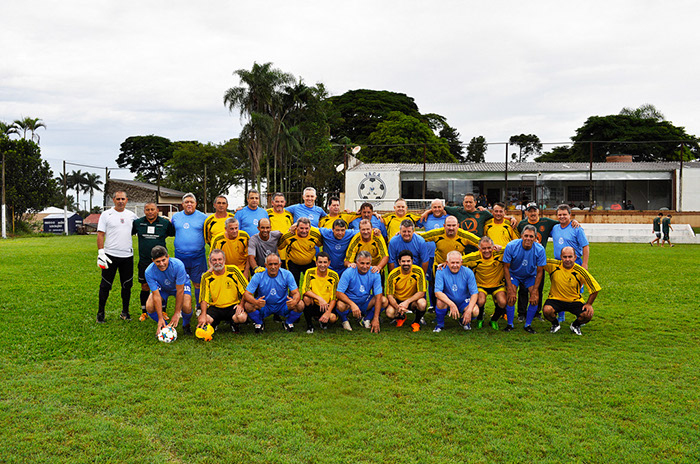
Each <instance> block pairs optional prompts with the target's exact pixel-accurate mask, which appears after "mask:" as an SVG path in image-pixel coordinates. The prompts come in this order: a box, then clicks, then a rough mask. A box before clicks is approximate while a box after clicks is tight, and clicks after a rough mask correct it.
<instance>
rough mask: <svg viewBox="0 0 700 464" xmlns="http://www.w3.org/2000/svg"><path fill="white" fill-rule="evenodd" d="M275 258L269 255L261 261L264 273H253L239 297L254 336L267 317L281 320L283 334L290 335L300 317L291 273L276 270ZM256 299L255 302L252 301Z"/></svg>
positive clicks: (297, 289) (278, 267)
mask: <svg viewBox="0 0 700 464" xmlns="http://www.w3.org/2000/svg"><path fill="white" fill-rule="evenodd" d="M281 262H282V261H281V259H280V257H279V255H277V254H275V253H271V254H269V255H267V257H266V258H265V270H264V271H262V272H256V273H255V274H253V277H252V278H251V279H250V283H249V284H248V287H246V290H245V293H244V294H243V300H244V301H245V304H246V311H247V312H248V317H249V318H250V320H252V321H253V323H254V325H255V333H261V332H262V331H263V329H264V326H263V324H264V322H263V321H264V319H265V318H266V317H267V316H270V315H271V314H276V315H278V316H279V317H281V318H284V319H285V321H284V330H286V331H287V332H293V331H294V323H295V322H296V321H298V320H299V318H300V317H301V314H302V311H304V305H303V304H299V302H300V300H301V295H300V293H299V287H298V286H297V283H296V282H295V281H294V276H292V273H291V272H289V271H288V270H286V269H280V264H281ZM256 296H257V298H256Z"/></svg>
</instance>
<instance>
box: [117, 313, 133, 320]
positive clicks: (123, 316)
mask: <svg viewBox="0 0 700 464" xmlns="http://www.w3.org/2000/svg"><path fill="white" fill-rule="evenodd" d="M119 318H120V319H121V320H122V321H126V322H129V321H131V316H130V315H129V311H122V313H121V314H120V315H119Z"/></svg>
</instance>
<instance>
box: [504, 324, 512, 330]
mask: <svg viewBox="0 0 700 464" xmlns="http://www.w3.org/2000/svg"><path fill="white" fill-rule="evenodd" d="M503 331H504V332H512V331H513V326H512V325H507V326H506V328H505V329H503Z"/></svg>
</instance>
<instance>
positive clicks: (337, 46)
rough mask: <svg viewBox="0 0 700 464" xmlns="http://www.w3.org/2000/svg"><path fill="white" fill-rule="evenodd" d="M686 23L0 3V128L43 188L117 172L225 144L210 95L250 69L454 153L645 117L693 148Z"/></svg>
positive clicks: (384, 10) (559, 14)
mask: <svg viewBox="0 0 700 464" xmlns="http://www.w3.org/2000/svg"><path fill="white" fill-rule="evenodd" d="M699 16H700V3H698V2H694V1H674V2H661V1H645V0H636V1H616V0H607V1H598V0H594V1H590V0H589V1H586V2H576V5H572V4H571V2H562V1H532V2H522V1H517V2H516V1H510V0H508V1H498V0H495V1H490V2H472V1H464V0H462V1H437V2H426V1H412V0H403V1H394V0H373V1H364V0H363V1H346V2H343V3H339V2H333V1H305V2H289V1H278V0H268V1H248V0H245V1H219V0H216V1H206V0H204V1H201V2H192V1H179V0H176V1H175V0H168V1H148V0H140V1H131V0H127V1H125V0H120V1H107V0H105V1H77V0H61V1H32V2H28V3H21V2H12V3H9V2H4V4H3V7H2V12H1V14H0V43H1V44H2V55H0V56H1V57H2V58H1V61H2V65H1V66H0V120H3V121H12V120H14V119H19V118H20V117H22V116H31V117H39V118H41V119H42V120H43V121H44V123H45V124H46V126H47V129H46V130H45V131H44V130H43V129H42V130H40V135H41V147H42V154H43V156H44V158H45V159H47V160H48V161H49V162H50V163H51V165H52V167H54V169H56V170H58V169H60V166H61V162H62V160H66V161H69V162H77V163H84V164H92V165H96V166H110V167H116V163H115V159H116V157H117V155H118V153H119V145H120V144H121V142H122V141H124V139H125V138H127V137H129V136H132V135H148V134H156V135H161V136H164V137H167V138H170V139H171V140H199V141H202V142H217V143H218V142H223V141H225V140H228V139H230V138H232V137H236V136H237V135H238V133H239V131H240V127H241V125H240V122H239V117H238V115H237V114H230V113H229V112H228V110H227V109H226V108H225V107H224V105H223V101H222V100H223V94H224V91H225V90H226V89H227V88H229V87H232V86H236V85H238V84H239V82H238V80H237V79H235V78H234V77H233V75H232V73H233V71H235V70H236V69H241V68H247V69H250V67H251V66H252V64H253V62H255V61H257V62H259V63H264V62H273V63H274V64H275V66H276V67H278V68H280V69H282V70H283V71H286V72H290V73H292V74H294V75H295V76H298V77H302V78H303V79H304V80H305V81H306V82H307V83H310V84H313V83H316V82H323V83H324V84H325V85H326V87H327V88H328V90H329V91H330V92H331V94H333V95H339V94H342V93H344V92H346V91H347V90H352V89H359V88H367V89H376V90H391V91H396V92H402V93H406V94H408V95H410V96H412V97H413V98H414V99H415V101H416V103H417V104H418V107H419V109H420V111H421V112H423V113H438V114H441V115H443V116H445V117H446V118H447V120H448V122H449V123H450V124H451V125H452V126H454V127H455V128H457V130H458V131H459V132H460V134H461V137H462V140H463V141H464V142H465V143H466V142H468V141H469V140H470V139H471V138H472V137H474V136H477V135H483V136H484V137H486V139H487V141H488V142H503V141H506V140H507V139H508V138H509V137H510V136H511V135H514V134H520V133H534V134H537V135H538V136H539V137H540V139H541V140H542V141H543V142H549V143H555V142H564V141H567V140H568V139H569V137H571V136H572V135H573V134H574V131H575V130H576V128H578V127H580V126H581V125H582V123H583V122H584V121H585V120H586V118H588V117H589V116H591V115H607V114H616V113H618V112H619V111H620V109H621V108H623V107H625V106H630V107H637V106H639V105H641V104H644V103H652V104H654V105H656V107H657V108H658V109H659V110H660V111H661V112H663V113H664V114H665V115H666V118H667V119H668V120H670V121H672V122H673V123H674V124H676V125H680V126H684V127H686V129H687V131H688V132H689V133H691V134H695V135H700V112H698V108H699V107H700V97H699V96H698V95H699V93H698V92H697V90H696V82H697V75H698V68H699V66H700V65H699V64H698V63H699V62H700V60H699V59H698V54H697V50H698V43H699V40H698V39H699V38H700V33H699V32H698V26H697V23H696V19H697V18H698V17H699ZM503 153H504V148H503V146H502V145H500V146H492V147H491V148H490V150H489V154H488V157H487V160H488V161H500V160H501V159H503ZM70 169H71V166H69V170H70ZM73 169H75V167H73ZM114 175H115V177H127V176H128V174H126V173H124V172H119V173H115V174H114Z"/></svg>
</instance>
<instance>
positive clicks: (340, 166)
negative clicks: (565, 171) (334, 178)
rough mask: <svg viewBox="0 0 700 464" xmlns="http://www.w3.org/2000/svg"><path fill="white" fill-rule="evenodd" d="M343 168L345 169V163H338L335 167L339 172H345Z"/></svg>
mask: <svg viewBox="0 0 700 464" xmlns="http://www.w3.org/2000/svg"><path fill="white" fill-rule="evenodd" d="M343 169H345V165H344V164H339V165H337V166H336V167H335V170H336V171H338V172H343Z"/></svg>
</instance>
